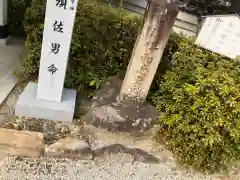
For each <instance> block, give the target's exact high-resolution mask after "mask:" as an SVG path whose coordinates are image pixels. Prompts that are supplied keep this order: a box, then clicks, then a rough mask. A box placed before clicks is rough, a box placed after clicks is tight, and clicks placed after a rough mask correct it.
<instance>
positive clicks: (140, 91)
mask: <svg viewBox="0 0 240 180" xmlns="http://www.w3.org/2000/svg"><path fill="white" fill-rule="evenodd" d="M177 15H178V8H177V4H176V3H175V2H174V1H173V0H148V5H147V9H146V12H145V16H144V24H143V26H142V27H141V30H140V32H139V35H138V38H137V40H136V43H135V47H134V49H133V52H132V57H131V60H130V63H129V65H128V69H127V73H126V75H125V79H124V81H123V84H122V81H121V80H119V79H112V80H109V81H108V82H107V83H106V86H105V87H103V88H102V89H100V90H99V91H98V92H97V93H96V95H95V97H94V98H93V102H92V104H91V108H90V110H89V111H88V113H87V114H86V115H85V116H84V117H83V119H82V120H83V121H84V122H86V123H88V124H92V125H94V126H97V127H98V126H100V127H103V128H106V129H108V130H117V131H125V132H131V133H134V134H135V133H139V132H144V131H146V130H147V129H150V128H151V127H152V126H153V124H154V122H155V120H157V118H158V116H159V114H158V112H157V110H156V108H155V107H153V106H152V105H150V104H148V103H143V102H144V101H145V99H146V97H147V94H148V91H149V89H150V86H151V84H152V81H153V78H154V75H155V73H156V70H157V68H158V64H159V62H160V60H161V57H162V54H163V51H164V48H165V46H166V44H167V41H168V39H169V36H170V33H171V30H172V27H173V25H174V22H175V19H176V17H177ZM120 89H121V91H120Z"/></svg>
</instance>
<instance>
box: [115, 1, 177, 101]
mask: <svg viewBox="0 0 240 180" xmlns="http://www.w3.org/2000/svg"><path fill="white" fill-rule="evenodd" d="M177 15H178V7H177V4H176V3H175V2H174V1H173V0H149V1H148V5H147V9H146V12H145V17H144V24H143V27H142V29H141V31H140V33H139V35H138V38H137V40H136V43H135V47H134V49H133V52H132V57H131V60H130V63H129V65H128V69H127V73H126V75H125V79H124V81H123V85H122V88H121V91H120V95H119V97H118V98H119V100H120V101H132V102H137V103H142V102H144V101H145V99H146V97H147V94H148V91H149V89H150V86H151V84H152V81H153V78H154V75H155V73H156V70H157V68H158V65H159V62H160V60H161V57H162V54H163V51H164V49H165V46H166V44H167V41H168V39H169V36H170V33H171V29H172V27H173V25H174V22H175V20H176V17H177Z"/></svg>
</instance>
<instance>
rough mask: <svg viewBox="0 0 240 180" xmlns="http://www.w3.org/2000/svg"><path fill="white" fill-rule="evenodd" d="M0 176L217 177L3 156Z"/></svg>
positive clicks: (102, 179)
mask: <svg viewBox="0 0 240 180" xmlns="http://www.w3.org/2000/svg"><path fill="white" fill-rule="evenodd" d="M0 179H1V180H18V179H19V180H25V179H32V180H38V179H39V180H43V179H47V180H52V179H58V180H59V179H64V180H77V179H78V180H79V179H80V180H95V179H96V180H154V179H156V180H217V179H218V178H216V177H215V178H214V177H213V176H208V177H207V176H203V175H201V174H198V173H194V174H193V173H191V172H185V171H182V170H178V168H174V167H173V166H172V165H168V164H140V163H136V164H131V163H121V162H116V161H78V160H70V159H51V158H21V159H20V158H16V157H4V158H2V160H0ZM226 180H227V179H226Z"/></svg>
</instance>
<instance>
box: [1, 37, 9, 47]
mask: <svg viewBox="0 0 240 180" xmlns="http://www.w3.org/2000/svg"><path fill="white" fill-rule="evenodd" d="M9 41H11V36H8V37H7V38H5V39H0V47H1V46H6V45H8V43H9Z"/></svg>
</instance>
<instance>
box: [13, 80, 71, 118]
mask: <svg viewBox="0 0 240 180" xmlns="http://www.w3.org/2000/svg"><path fill="white" fill-rule="evenodd" d="M36 97H37V83H33V82H30V83H29V84H28V85H27V87H26V88H25V90H24V91H23V93H22V94H21V96H20V98H19V100H18V102H17V104H16V108H15V114H16V116H26V117H33V118H41V119H48V120H54V121H70V122H71V121H72V119H73V115H74V110H75V102H76V91H75V90H72V89H64V90H63V96H62V101H61V102H60V103H58V102H54V101H46V100H41V99H37V98H36Z"/></svg>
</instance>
